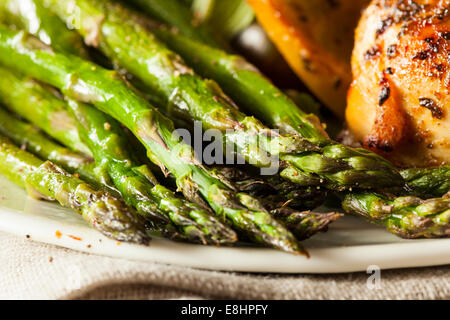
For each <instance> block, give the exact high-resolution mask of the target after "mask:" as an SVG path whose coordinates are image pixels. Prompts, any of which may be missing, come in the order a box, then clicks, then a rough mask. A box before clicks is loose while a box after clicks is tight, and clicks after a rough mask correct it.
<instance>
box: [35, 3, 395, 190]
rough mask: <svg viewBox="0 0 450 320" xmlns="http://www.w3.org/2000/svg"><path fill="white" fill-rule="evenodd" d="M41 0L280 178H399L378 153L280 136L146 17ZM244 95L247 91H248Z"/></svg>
mask: <svg viewBox="0 0 450 320" xmlns="http://www.w3.org/2000/svg"><path fill="white" fill-rule="evenodd" d="M43 1H44V2H45V3H46V5H47V6H51V7H52V8H53V9H54V10H56V12H57V14H58V15H59V16H60V18H62V19H63V20H65V21H66V22H67V23H69V22H70V19H71V17H72V15H73V8H74V7H76V8H77V10H78V12H79V13H80V14H79V20H80V24H79V25H78V26H77V30H79V31H80V33H81V34H82V35H83V37H84V39H85V42H86V43H87V44H88V45H93V46H96V47H99V48H100V49H101V50H102V51H103V52H104V53H105V54H106V55H107V56H109V57H110V58H111V59H112V60H113V61H115V62H116V64H117V65H120V66H121V67H124V68H126V69H127V70H128V71H129V72H130V73H132V74H134V75H137V76H138V77H139V78H140V79H141V80H142V81H143V82H144V83H145V84H146V85H148V86H149V87H151V88H152V90H153V91H154V93H155V94H156V95H158V96H160V97H161V99H163V100H164V101H165V106H166V108H165V111H166V112H167V113H169V114H170V115H171V116H173V117H186V118H187V119H189V120H190V121H195V120H196V121H201V123H202V125H203V128H204V129H218V130H220V131H222V132H223V133H224V142H226V144H227V145H235V146H236V148H237V152H238V153H239V155H240V156H242V157H243V158H244V159H245V160H247V162H249V163H251V164H252V165H255V166H259V167H265V166H268V165H270V164H273V163H274V161H276V160H274V157H275V158H277V157H279V158H280V159H281V160H282V165H283V168H284V170H283V171H282V172H281V176H282V177H284V178H286V179H289V180H291V181H293V182H295V183H299V184H301V185H305V184H306V185H326V186H327V187H328V188H331V189H337V190H342V189H346V188H352V187H360V188H372V187H385V186H392V185H401V184H402V182H403V181H402V178H401V176H400V175H399V173H398V172H397V171H396V169H395V168H394V167H393V166H391V165H390V164H389V163H388V162H387V161H385V160H383V159H382V158H381V157H378V156H376V155H372V154H369V153H368V152H367V151H359V150H352V149H349V148H347V147H344V146H342V145H338V144H335V143H328V144H327V145H325V147H324V148H323V149H321V148H318V147H316V146H315V145H313V144H311V143H309V142H307V141H306V140H305V139H304V138H302V137H301V136H300V135H298V134H290V133H288V134H278V133H276V132H275V131H273V130H270V129H269V128H267V127H265V126H264V125H263V124H262V123H261V122H260V121H258V120H256V119H255V118H253V117H248V116H246V115H244V114H243V113H241V112H239V111H238V110H237V109H236V107H235V106H234V104H233V103H232V101H231V100H230V99H229V98H228V97H227V96H226V95H225V94H224V93H223V92H222V91H221V89H220V87H218V85H217V84H216V83H215V82H213V81H210V80H204V79H202V78H200V77H199V76H197V75H195V74H194V73H193V72H192V70H190V68H188V67H187V66H185V65H184V63H183V61H182V60H181V58H180V57H179V56H178V55H177V54H175V53H174V52H172V51H170V50H168V49H167V47H166V46H165V45H164V44H163V43H162V42H160V41H158V40H157V39H156V38H155V37H154V35H153V34H152V33H150V32H149V31H148V30H147V29H146V28H145V26H144V24H140V21H141V20H142V19H140V18H139V17H137V16H136V14H134V13H133V12H131V11H129V10H127V9H126V8H124V7H123V6H120V5H118V4H112V3H110V2H106V1H104V0H95V1H87V0H63V1H56V0H43ZM93 21H96V22H97V23H96V24H95V26H93V25H92V22H93ZM124 21H125V22H124ZM93 29H95V33H93V32H92V30H93ZM94 34H95V39H94V41H93V39H92V37H93V35H94ZM158 34H159V33H158ZM186 39H187V38H186ZM206 48H208V47H206ZM259 82H261V81H259ZM269 84H270V83H269ZM270 86H271V89H272V90H276V89H275V88H274V87H273V86H272V85H271V84H270ZM260 89H261V90H262V89H264V87H262V88H260ZM263 91H264V90H263ZM244 95H245V96H246V97H249V95H248V92H246V93H245V94H244ZM249 99H250V98H249ZM304 126H305V125H304ZM307 127H308V128H309V129H304V130H307V131H310V132H311V134H310V135H314V136H320V133H318V132H317V131H318V129H317V127H315V126H314V125H313V124H311V123H309V124H308V125H307ZM322 140H325V139H324V138H322Z"/></svg>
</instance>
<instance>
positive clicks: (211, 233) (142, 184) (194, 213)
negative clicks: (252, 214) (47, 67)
mask: <svg viewBox="0 0 450 320" xmlns="http://www.w3.org/2000/svg"><path fill="white" fill-rule="evenodd" d="M69 108H70V110H71V112H72V114H73V115H74V117H75V118H76V119H77V120H78V121H77V123H78V124H79V125H78V131H79V133H80V135H81V138H82V141H84V143H86V145H88V146H89V148H90V149H91V151H92V153H93V155H94V158H95V159H96V161H97V163H99V164H100V165H101V166H105V167H106V168H107V171H108V172H109V174H110V176H111V177H112V180H113V181H114V184H115V185H116V187H117V188H118V189H119V190H120V192H121V193H122V196H123V197H124V199H125V201H126V202H127V203H128V204H129V205H130V206H133V207H135V208H136V209H137V211H138V212H139V213H140V214H141V215H143V216H145V217H147V218H149V219H150V220H155V219H157V220H158V219H159V220H161V222H162V223H164V224H167V223H172V224H173V225H174V226H176V228H177V229H178V231H179V233H181V234H182V235H183V236H184V237H185V238H186V239H188V240H189V241H191V242H199V243H203V244H231V243H233V242H235V241H236V240H237V235H236V234H235V232H234V231H233V230H231V229H230V228H229V227H227V226H225V225H224V224H222V223H221V222H220V221H219V220H218V219H217V218H216V217H214V216H213V215H211V214H210V212H208V211H207V210H205V209H204V208H202V207H200V206H199V205H196V204H193V203H190V202H188V201H185V200H183V199H180V198H177V197H176V196H175V194H174V193H173V192H172V191H170V190H168V189H167V188H165V187H163V186H162V185H159V184H158V183H157V181H156V178H155V177H154V176H153V174H152V173H151V171H150V170H149V168H148V167H147V166H145V165H143V166H138V165H137V164H136V163H135V161H134V160H133V159H132V156H131V154H130V153H129V152H128V149H129V148H128V141H127V139H126V136H125V135H124V133H123V131H122V129H121V128H120V125H119V123H117V122H116V120H114V119H113V118H111V117H109V116H107V115H106V114H104V113H102V112H101V111H99V110H97V109H95V108H93V107H91V106H89V105H86V104H82V103H78V102H75V101H73V100H70V101H69Z"/></svg>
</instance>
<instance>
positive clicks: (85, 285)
mask: <svg viewBox="0 0 450 320" xmlns="http://www.w3.org/2000/svg"><path fill="white" fill-rule="evenodd" d="M369 276H370V275H368V274H366V273H352V274H337V275H263V274H242V273H229V272H214V271H204V270H196V269H190V268H185V267H177V266H168V265H162V264H156V263H144V262H136V261H128V260H121V259H113V258H108V257H102V256H97V255H90V254H85V253H81V252H77V251H73V250H69V249H64V248H60V247H57V246H52V245H47V244H42V243H38V242H34V241H33V240H32V239H25V238H19V237H16V236H12V235H9V234H6V233H0V299H449V298H450V266H445V267H433V268H422V269H406V270H386V271H382V272H381V278H380V281H379V283H378V284H379V286H378V288H377V287H374V286H368V285H367V283H368V277H369Z"/></svg>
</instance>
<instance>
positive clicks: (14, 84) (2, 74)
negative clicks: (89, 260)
mask: <svg viewBox="0 0 450 320" xmlns="http://www.w3.org/2000/svg"><path fill="white" fill-rule="evenodd" d="M0 101H1V102H2V103H3V105H4V106H5V107H7V108H8V109H9V110H11V111H13V112H14V113H17V114H18V115H20V116H21V117H23V118H24V119H26V120H28V121H29V122H31V123H33V124H34V125H35V126H37V127H39V128H41V129H42V130H43V131H44V132H45V133H47V134H48V135H49V136H51V137H53V138H54V139H56V140H58V141H59V142H61V143H62V144H63V145H65V146H68V147H69V148H70V149H72V151H79V152H81V153H84V154H89V155H90V154H91V152H90V150H89V148H87V147H86V145H85V144H84V143H82V142H81V140H80V137H79V135H78V131H77V128H76V125H75V124H74V123H73V121H72V119H71V116H70V115H69V114H68V113H67V111H66V110H65V106H66V103H65V102H64V101H63V100H62V99H61V94H60V93H59V92H57V91H56V90H54V89H53V88H52V87H50V86H48V85H45V84H43V83H41V82H38V81H36V80H34V79H32V78H30V77H26V76H24V75H21V74H20V73H18V74H14V73H13V72H12V71H11V70H9V69H7V68H4V67H1V66H0Z"/></svg>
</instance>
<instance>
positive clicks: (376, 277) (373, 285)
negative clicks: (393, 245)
mask: <svg viewBox="0 0 450 320" xmlns="http://www.w3.org/2000/svg"><path fill="white" fill-rule="evenodd" d="M367 274H370V276H369V278H368V279H367V282H366V285H367V288H368V289H369V290H378V289H381V268H380V267H379V266H377V265H370V266H368V267H367Z"/></svg>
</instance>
